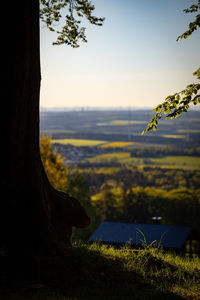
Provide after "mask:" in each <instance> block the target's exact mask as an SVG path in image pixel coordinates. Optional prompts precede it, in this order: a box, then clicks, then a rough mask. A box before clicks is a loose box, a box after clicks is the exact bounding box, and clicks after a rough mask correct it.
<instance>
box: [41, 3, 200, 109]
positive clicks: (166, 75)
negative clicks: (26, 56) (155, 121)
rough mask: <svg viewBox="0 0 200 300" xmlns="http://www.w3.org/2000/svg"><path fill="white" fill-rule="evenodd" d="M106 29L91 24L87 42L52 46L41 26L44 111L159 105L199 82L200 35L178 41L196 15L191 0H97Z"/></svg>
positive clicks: (98, 10)
mask: <svg viewBox="0 0 200 300" xmlns="http://www.w3.org/2000/svg"><path fill="white" fill-rule="evenodd" d="M93 3H94V4H95V7H96V10H95V15H96V16H99V17H100V16H101V17H102V16H103V17H105V18H106V19H105V22H104V25H103V27H97V26H93V25H87V30H86V34H87V39H88V43H81V46H80V48H78V49H73V48H70V47H69V46H67V45H62V46H52V42H53V41H55V40H56V38H55V35H54V33H52V32H49V31H48V30H47V29H46V28H45V25H44V24H43V23H42V24H41V69H42V70H41V71H42V83H41V106H42V107H70V106H73V107H74V106H77V107H88V106H93V107H94V106H100V107H102V106H104V107H123V106H126V107H127V106H129V107H154V106H155V105H157V104H159V103H160V102H162V101H163V100H164V99H165V97H166V96H168V95H169V94H172V93H174V92H177V91H180V90H182V89H184V88H185V86H186V85H187V84H189V83H192V82H194V77H193V76H192V73H193V72H194V71H195V70H196V69H197V68H198V67H199V64H198V63H199V61H200V51H198V49H200V34H199V32H198V31H197V32H194V33H193V35H192V36H191V37H189V38H188V39H187V40H180V41H179V42H177V41H176V38H177V36H179V35H180V34H182V33H183V32H184V31H186V30H187V26H188V23H189V22H190V21H191V20H193V19H194V15H193V14H187V15H186V14H185V13H184V12H183V9H185V8H187V7H189V6H190V5H191V4H192V3H193V1H188V0H168V1H166V0H159V1H158V0H151V1H149V0H143V1H136V0H126V1H124V0H109V1H107V0H101V1H97V0H96V1H93Z"/></svg>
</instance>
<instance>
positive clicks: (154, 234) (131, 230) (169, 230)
mask: <svg viewBox="0 0 200 300" xmlns="http://www.w3.org/2000/svg"><path fill="white" fill-rule="evenodd" d="M191 233H192V228H191V227H184V226H172V225H161V224H135V223H120V222H103V223H101V224H100V226H99V227H98V228H97V229H96V231H95V232H94V233H93V234H92V236H91V237H90V238H89V241H91V242H92V241H99V242H102V243H106V244H112V245H124V244H126V243H127V242H129V244H131V245H132V246H133V247H139V246H141V245H143V244H146V245H150V244H152V243H153V244H154V246H161V247H163V248H164V249H173V250H175V251H176V250H181V249H182V248H183V247H184V246H185V242H186V240H188V239H189V238H190V235H191Z"/></svg>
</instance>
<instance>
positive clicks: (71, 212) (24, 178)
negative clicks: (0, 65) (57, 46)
mask: <svg viewBox="0 0 200 300" xmlns="http://www.w3.org/2000/svg"><path fill="white" fill-rule="evenodd" d="M2 5H3V6H4V7H3V9H2V11H4V14H6V13H9V14H10V16H11V17H10V18H9V20H8V22H9V23H7V24H5V25H4V32H3V37H2V40H3V46H4V49H5V52H4V57H3V62H4V69H5V70H4V69H3V70H4V71H3V74H2V75H3V77H4V79H3V80H4V84H3V90H4V93H3V95H4V98H3V101H2V118H1V120H2V128H1V135H2V138H1V142H2V146H1V148H2V156H1V157H2V168H1V181H0V184H1V200H0V241H1V246H4V247H5V249H6V251H7V253H9V254H12V255H13V254H16V255H36V254H42V253H43V254H45V253H48V252H51V250H52V247H53V245H54V246H56V245H58V243H59V240H61V239H63V238H65V239H66V241H68V242H69V239H70V236H71V228H72V226H77V227H85V226H87V225H88V224H89V218H88V217H87V215H86V213H85V211H84V209H83V208H82V207H81V206H80V204H79V202H78V201H77V200H76V199H73V198H70V197H69V196H67V195H65V194H64V193H61V192H59V191H56V190H55V189H54V188H53V187H52V186H51V185H50V183H49V181H48V179H47V176H46V174H45V172H44V168H43V166H42V163H41V158H40V151H39V92H40V49H39V1H38V0H21V1H14V3H13V2H12V4H10V2H9V1H4V3H3V4H2ZM11 5H12V7H11Z"/></svg>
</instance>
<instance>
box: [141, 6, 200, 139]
mask: <svg viewBox="0 0 200 300" xmlns="http://www.w3.org/2000/svg"><path fill="white" fill-rule="evenodd" d="M199 10H200V0H198V2H197V4H193V5H191V6H190V7H189V8H187V9H184V12H185V13H195V12H198V11H199ZM199 27H200V14H198V15H196V18H195V20H194V21H193V22H191V23H189V26H188V28H189V29H188V30H187V31H186V32H184V33H183V34H182V35H180V36H178V38H177V41H178V40H179V39H187V38H188V37H189V36H191V34H192V33H193V32H194V31H195V30H197V29H198V28H199ZM193 75H194V76H197V79H198V80H200V68H198V69H197V70H196V71H195V72H194V73H193ZM190 104H194V105H197V104H200V83H192V84H189V85H188V86H187V87H186V88H185V89H184V90H182V91H181V92H178V93H175V94H173V95H169V96H168V97H167V98H166V99H165V101H164V102H163V103H162V104H159V105H158V106H157V107H156V108H155V109H154V110H153V112H155V113H156V114H155V116H153V117H152V118H151V121H150V122H149V123H148V125H147V127H146V129H145V130H144V131H143V132H142V134H144V133H146V132H148V131H150V130H154V131H155V130H156V129H157V126H158V122H159V120H160V119H161V118H162V116H163V114H164V115H166V119H167V118H170V119H173V118H177V117H179V116H180V115H181V114H182V113H183V112H187V111H188V110H189V108H190Z"/></svg>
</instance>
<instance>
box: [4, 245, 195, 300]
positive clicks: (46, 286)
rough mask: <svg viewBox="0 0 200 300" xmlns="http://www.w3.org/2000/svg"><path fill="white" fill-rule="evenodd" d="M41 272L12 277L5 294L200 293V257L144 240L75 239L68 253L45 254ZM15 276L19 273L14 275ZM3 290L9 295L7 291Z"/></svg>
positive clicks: (90, 298) (77, 297)
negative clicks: (115, 243)
mask: <svg viewBox="0 0 200 300" xmlns="http://www.w3.org/2000/svg"><path fill="white" fill-rule="evenodd" d="M38 268H39V270H40V272H39V277H37V276H38V275H37V276H36V277H35V278H34V279H33V278H32V277H31V278H32V279H31V280H30V279H28V277H27V276H26V278H25V279H21V278H20V277H18V278H17V279H16V280H15V283H14V286H12V284H11V282H9V285H8V287H9V288H5V289H4V291H3V294H2V293H1V290H0V298H1V299H5V300H11V299H12V300H25V299H26V300H27V299H32V300H35V299H37V300H43V299H46V300H94V299H95V300H102V299H105V300H111V299H115V300H127V299H138V300H143V299H148V300H160V299H166V300H168V299H169V300H174V299H200V260H199V258H194V259H190V258H184V257H181V256H177V255H175V254H172V253H170V252H163V251H162V249H157V248H153V247H148V246H144V248H142V249H138V250H135V249H132V248H131V247H130V244H128V243H127V244H126V245H124V246H122V247H120V248H118V249H116V248H114V247H112V246H108V245H102V244H100V243H98V242H97V243H90V244H87V243H82V242H79V241H74V242H73V244H72V248H71V249H69V253H68V254H67V255H66V256H62V257H53V258H52V257H49V258H48V257H47V258H40V260H39V265H38ZM13 278H14V277H13ZM2 295H3V297H1V296H2Z"/></svg>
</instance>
